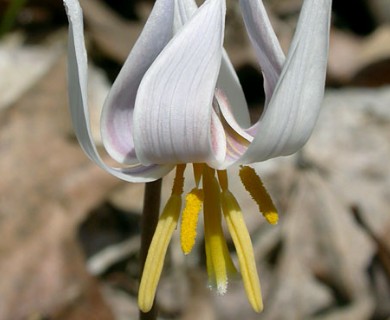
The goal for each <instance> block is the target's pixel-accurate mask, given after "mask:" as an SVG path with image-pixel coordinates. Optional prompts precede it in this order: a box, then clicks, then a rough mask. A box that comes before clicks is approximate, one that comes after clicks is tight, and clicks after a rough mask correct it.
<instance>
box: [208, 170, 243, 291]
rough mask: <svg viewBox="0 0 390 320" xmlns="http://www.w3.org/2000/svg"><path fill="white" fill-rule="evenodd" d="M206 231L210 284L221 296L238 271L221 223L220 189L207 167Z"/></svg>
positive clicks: (212, 172) (211, 171) (212, 171)
mask: <svg viewBox="0 0 390 320" xmlns="http://www.w3.org/2000/svg"><path fill="white" fill-rule="evenodd" d="M203 190H204V204H203V212H204V230H205V242H206V257H207V271H208V275H209V283H210V285H211V286H212V287H214V286H215V287H216V289H217V291H218V293H219V294H224V293H225V292H226V290H227V284H228V275H229V274H235V273H236V269H235V267H234V264H233V261H232V260H231V257H230V253H229V250H228V248H227V244H226V240H225V237H224V235H223V230H222V224H221V223H222V222H221V216H222V213H221V202H220V188H219V185H218V182H217V179H216V178H215V175H214V170H212V169H210V168H208V167H205V168H204V171H203Z"/></svg>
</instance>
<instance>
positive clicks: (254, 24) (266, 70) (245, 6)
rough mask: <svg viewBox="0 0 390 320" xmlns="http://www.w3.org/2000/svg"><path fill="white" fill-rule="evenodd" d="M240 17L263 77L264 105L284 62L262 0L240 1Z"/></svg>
mask: <svg viewBox="0 0 390 320" xmlns="http://www.w3.org/2000/svg"><path fill="white" fill-rule="evenodd" d="M240 7H241V12H242V16H243V18H244V22H245V26H246V28H247V31H248V34H249V38H250V40H251V42H252V45H253V47H254V49H255V52H256V56H257V59H258V62H259V64H260V66H261V69H262V71H263V75H264V89H265V95H266V105H267V104H268V102H269V100H270V99H271V96H272V94H273V92H274V89H275V86H276V83H277V81H278V79H279V76H280V73H281V71H282V67H283V63H284V61H285V57H284V53H283V51H282V49H281V47H280V44H279V41H278V38H277V37H276V35H275V32H274V29H273V28H272V25H271V22H270V21H269V18H268V15H267V12H266V11H265V8H264V5H263V1H262V0H240Z"/></svg>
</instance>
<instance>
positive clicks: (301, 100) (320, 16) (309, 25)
mask: <svg viewBox="0 0 390 320" xmlns="http://www.w3.org/2000/svg"><path fill="white" fill-rule="evenodd" d="M330 13H331V0H315V1H313V0H305V1H304V3H303V7H302V11H301V14H300V18H299V21H298V26H297V31H296V33H295V35H294V39H293V41H292V44H291V46H290V49H289V52H288V56H287V60H286V63H285V64H284V66H283V71H282V74H281V76H280V79H279V81H278V83H277V86H276V88H275V91H274V94H273V96H272V98H271V101H270V103H269V105H268V107H267V108H266V110H265V111H264V112H263V114H262V116H261V118H260V120H259V122H258V126H257V127H258V128H257V132H256V135H255V138H254V140H253V142H252V144H251V145H250V147H249V148H248V150H247V152H246V153H245V154H244V155H243V157H242V158H241V159H240V162H242V163H252V162H259V161H263V160H266V159H269V158H272V157H277V156H281V155H288V154H292V153H294V152H296V151H297V150H298V149H299V148H301V147H302V146H303V145H304V144H305V143H306V141H307V139H308V138H309V136H310V134H311V132H312V130H313V127H314V125H315V122H316V120H317V117H318V114H319V111H320V106H321V102H322V99H323V94H324V82H325V75H326V65H327V55H328V42H329V25H330Z"/></svg>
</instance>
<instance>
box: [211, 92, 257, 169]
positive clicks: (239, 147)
mask: <svg viewBox="0 0 390 320" xmlns="http://www.w3.org/2000/svg"><path fill="white" fill-rule="evenodd" d="M214 102H215V108H216V109H217V110H218V111H219V112H220V116H221V121H222V125H223V128H224V131H225V135H226V149H227V150H226V158H225V161H224V163H223V164H221V165H220V166H219V168H218V169H225V168H226V167H228V166H229V165H231V164H232V163H234V162H236V161H237V159H239V158H240V157H241V156H242V155H243V154H244V153H245V151H246V150H247V148H248V146H249V145H250V143H251V141H252V140H253V137H252V136H251V135H250V134H248V133H247V130H245V129H242V128H241V127H240V125H239V124H238V123H237V122H236V120H235V117H234V115H233V113H232V108H231V106H230V103H229V100H228V98H227V97H226V95H225V93H224V92H223V91H222V90H216V92H215V100H214Z"/></svg>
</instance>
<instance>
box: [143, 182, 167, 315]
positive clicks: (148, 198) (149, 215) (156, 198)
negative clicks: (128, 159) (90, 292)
mask: <svg viewBox="0 0 390 320" xmlns="http://www.w3.org/2000/svg"><path fill="white" fill-rule="evenodd" d="M161 183H162V180H161V179H159V180H156V181H153V182H149V183H146V184H145V194H144V206H143V211H142V216H141V250H140V279H141V276H142V272H143V269H144V265H145V260H146V256H147V254H148V250H149V246H150V243H151V241H152V238H153V234H154V231H155V230H156V226H157V222H158V217H159V211H160V197H161ZM139 319H140V320H155V319H157V308H156V305H155V304H154V305H153V307H152V309H151V310H150V311H149V312H146V313H145V312H142V311H140V313H139Z"/></svg>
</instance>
